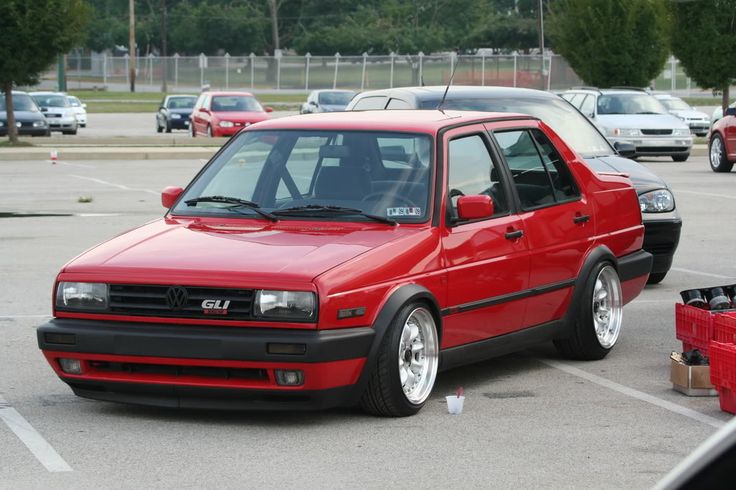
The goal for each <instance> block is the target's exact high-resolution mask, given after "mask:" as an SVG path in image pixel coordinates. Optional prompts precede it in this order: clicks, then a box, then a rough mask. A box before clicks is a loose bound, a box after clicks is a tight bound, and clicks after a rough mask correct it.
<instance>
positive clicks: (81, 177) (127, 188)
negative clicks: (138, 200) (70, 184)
mask: <svg viewBox="0 0 736 490" xmlns="http://www.w3.org/2000/svg"><path fill="white" fill-rule="evenodd" d="M69 176H70V177H74V178H77V179H82V180H89V181H91V182H97V183H98V184H102V185H109V186H111V187H117V188H118V189H121V190H124V191H139V192H147V193H149V194H155V195H157V196H158V195H159V194H160V192H156V191H152V190H151V189H137V188H135V187H128V186H127V185H122V184H115V183H113V182H108V181H106V180H102V179H95V178H94V177H85V176H84V175H73V174H69Z"/></svg>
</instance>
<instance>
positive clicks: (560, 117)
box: [422, 97, 614, 158]
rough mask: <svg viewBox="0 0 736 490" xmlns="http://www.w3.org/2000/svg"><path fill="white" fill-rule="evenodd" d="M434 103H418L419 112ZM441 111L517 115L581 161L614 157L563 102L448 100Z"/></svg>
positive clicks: (603, 141)
mask: <svg viewBox="0 0 736 490" xmlns="http://www.w3.org/2000/svg"><path fill="white" fill-rule="evenodd" d="M437 102H438V101H424V102H422V109H435V108H436V107H437ZM443 107H444V108H445V109H458V110H466V111H485V112H518V113H520V114H528V115H530V116H534V117H537V118H539V119H541V120H542V121H544V123H545V124H547V125H548V126H549V127H551V128H552V129H553V130H554V132H555V133H557V134H558V135H560V136H561V137H562V139H563V140H565V142H566V143H567V144H568V145H570V146H571V147H572V148H573V149H574V150H575V151H577V152H578V153H580V154H581V155H582V156H583V157H585V158H592V157H596V156H605V155H612V154H614V150H613V148H611V145H610V144H609V143H608V141H607V140H606V138H604V137H603V136H601V134H600V133H599V132H598V130H597V129H595V127H594V126H593V125H592V124H591V123H590V121H588V119H587V118H586V117H585V116H583V115H582V114H580V113H579V112H578V111H577V110H575V108H573V107H572V106H571V105H570V104H568V103H567V102H565V101H564V100H561V99H557V98H548V99H544V98H541V97H535V98H528V99H522V98H516V97H514V98H511V97H503V98H501V97H499V98H497V99H496V98H494V99H482V98H468V99H449V100H447V101H445V104H444V106H443Z"/></svg>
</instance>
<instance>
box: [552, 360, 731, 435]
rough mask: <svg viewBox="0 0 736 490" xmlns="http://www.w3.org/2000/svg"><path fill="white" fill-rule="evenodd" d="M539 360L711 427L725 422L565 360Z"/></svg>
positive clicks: (716, 426) (719, 425)
mask: <svg viewBox="0 0 736 490" xmlns="http://www.w3.org/2000/svg"><path fill="white" fill-rule="evenodd" d="M541 362H542V363H544V364H546V365H548V366H550V367H553V368H555V369H559V370H560V371H563V372H565V373H567V374H571V375H572V376H575V377H578V378H582V379H585V380H587V381H590V382H591V383H595V384H597V385H598V386H602V387H604V388H608V389H609V390H613V391H616V392H618V393H621V394H622V395H626V396H629V397H631V398H635V399H637V400H639V401H643V402H646V403H649V404H651V405H654V406H656V407H659V408H663V409H665V410H668V411H670V412H673V413H676V414H679V415H684V416H685V417H688V418H691V419H693V420H695V421H698V422H702V423H704V424H707V425H710V426H711V427H715V428H717V429H719V428H721V427H722V426H723V425H724V424H725V422H723V421H721V420H718V419H716V418H714V417H711V416H709V415H705V414H704V413H700V412H698V411H697V410H692V409H690V408H687V407H683V406H682V405H678V404H677V403H672V402H669V401H667V400H662V399H661V398H657V397H656V396H652V395H650V394H648V393H644V392H643V391H639V390H635V389H634V388H629V387H628V386H624V385H622V384H618V383H616V382H614V381H611V380H609V379H606V378H601V377H600V376H596V375H595V374H591V373H589V372H587V371H583V370H582V369H578V368H576V367H574V366H572V365H570V364H567V363H565V362H560V361H553V360H549V359H543V360H541Z"/></svg>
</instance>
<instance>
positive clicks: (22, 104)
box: [0, 94, 38, 112]
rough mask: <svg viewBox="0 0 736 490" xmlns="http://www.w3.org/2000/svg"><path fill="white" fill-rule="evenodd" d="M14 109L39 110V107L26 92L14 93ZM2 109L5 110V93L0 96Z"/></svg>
mask: <svg viewBox="0 0 736 490" xmlns="http://www.w3.org/2000/svg"><path fill="white" fill-rule="evenodd" d="M13 110H14V111H18V112H20V111H24V112H38V107H36V104H34V102H33V100H32V99H31V98H30V97H29V96H28V95H26V94H13ZM0 111H5V94H1V97H0Z"/></svg>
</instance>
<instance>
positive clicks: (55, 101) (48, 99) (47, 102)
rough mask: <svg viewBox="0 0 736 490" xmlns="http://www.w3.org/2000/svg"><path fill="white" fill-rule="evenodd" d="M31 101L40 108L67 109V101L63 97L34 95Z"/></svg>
mask: <svg viewBox="0 0 736 490" xmlns="http://www.w3.org/2000/svg"><path fill="white" fill-rule="evenodd" d="M33 100H35V101H36V104H38V105H39V106H41V107H69V101H68V100H67V99H66V97H65V96H63V95H34V96H33Z"/></svg>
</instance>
